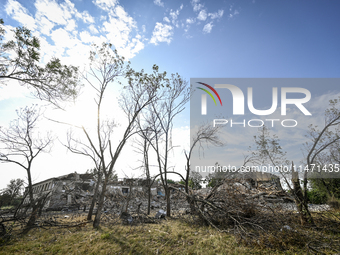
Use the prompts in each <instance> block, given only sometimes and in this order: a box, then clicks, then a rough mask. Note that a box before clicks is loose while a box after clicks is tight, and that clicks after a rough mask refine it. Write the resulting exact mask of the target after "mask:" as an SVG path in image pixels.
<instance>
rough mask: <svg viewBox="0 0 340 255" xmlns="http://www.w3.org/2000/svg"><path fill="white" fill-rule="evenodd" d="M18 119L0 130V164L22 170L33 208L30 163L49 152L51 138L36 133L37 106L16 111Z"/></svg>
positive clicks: (29, 223) (33, 216) (30, 222)
mask: <svg viewBox="0 0 340 255" xmlns="http://www.w3.org/2000/svg"><path fill="white" fill-rule="evenodd" d="M17 115H18V118H17V119H16V120H14V121H12V122H11V123H10V125H9V128H7V129H5V128H2V127H1V128H0V146H1V147H0V162H2V163H14V164H16V165H19V166H20V167H22V168H24V169H25V170H26V173H27V180H28V195H29V199H30V203H31V205H32V206H33V203H34V197H33V188H32V175H31V173H32V163H33V160H34V159H35V158H36V157H37V156H38V155H39V154H40V153H41V152H49V149H50V145H52V141H53V139H52V136H51V134H50V133H47V134H46V135H45V136H41V135H40V134H39V133H38V132H35V131H36V128H37V123H38V120H39V117H40V116H41V113H40V111H39V109H37V106H34V105H33V106H31V107H25V108H21V109H20V110H17ZM34 212H35V211H34V210H33V212H32V215H31V217H30V220H29V222H28V224H27V229H29V228H30V227H31V226H32V225H33V224H34V222H35V218H36V214H34Z"/></svg>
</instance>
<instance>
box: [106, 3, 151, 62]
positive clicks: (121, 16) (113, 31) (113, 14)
mask: <svg viewBox="0 0 340 255" xmlns="http://www.w3.org/2000/svg"><path fill="white" fill-rule="evenodd" d="M137 30H138V29H137V24H136V22H135V20H134V19H133V18H132V17H131V16H129V15H128V13H127V12H126V11H125V10H124V8H123V7H122V6H119V5H117V6H116V7H115V8H114V9H112V10H110V12H109V20H108V21H105V22H104V23H103V31H104V32H106V37H107V40H108V41H109V42H111V43H112V44H113V45H114V46H115V47H116V49H117V50H118V52H119V54H121V55H123V56H124V57H126V58H128V59H129V58H132V57H134V56H135V54H136V53H138V51H139V50H141V49H143V48H144V43H143V41H142V40H143V39H142V37H141V36H140V35H139V34H136V35H135V36H134V37H132V34H133V32H136V33H137Z"/></svg>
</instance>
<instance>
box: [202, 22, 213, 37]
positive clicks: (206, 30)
mask: <svg viewBox="0 0 340 255" xmlns="http://www.w3.org/2000/svg"><path fill="white" fill-rule="evenodd" d="M212 28H213V24H212V22H210V23H208V24H206V25H205V26H204V27H203V32H204V33H206V34H209V33H210V32H211V29H212Z"/></svg>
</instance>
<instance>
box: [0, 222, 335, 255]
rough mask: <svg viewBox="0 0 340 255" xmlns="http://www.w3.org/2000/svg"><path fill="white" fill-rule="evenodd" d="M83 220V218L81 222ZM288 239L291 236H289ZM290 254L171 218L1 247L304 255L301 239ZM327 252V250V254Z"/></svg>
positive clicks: (55, 231)
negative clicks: (147, 223)
mask: <svg viewBox="0 0 340 255" xmlns="http://www.w3.org/2000/svg"><path fill="white" fill-rule="evenodd" d="M82 219H83V218H79V221H81V220H82ZM286 236H287V235H286ZM289 240H290V241H289V243H287V249H286V251H283V250H279V249H275V248H273V249H268V248H264V247H263V246H261V244H258V245H256V246H247V245H245V244H244V243H242V241H241V242H238V241H237V240H236V239H235V237H234V236H233V235H230V234H227V233H221V232H219V231H217V230H216V229H214V228H211V227H207V226H200V225H197V224H192V223H190V222H189V221H183V220H178V219H177V220H176V219H167V220H165V221H163V222H162V223H160V224H149V225H137V226H123V225H120V224H118V225H114V226H113V227H105V226H102V227H101V228H100V229H93V228H92V227H91V226H90V225H89V224H88V225H85V226H81V227H73V228H51V229H35V230H32V231H31V232H30V234H29V235H25V236H17V237H16V238H15V239H13V240H12V241H11V242H10V243H8V244H7V245H5V246H2V247H1V250H0V254H22V253H31V254H46V253H48V254H85V253H86V254H296V253H298V254H300V253H304V252H306V247H304V246H302V247H301V246H300V245H297V244H299V243H300V242H301V240H294V237H291V238H290V239H289ZM328 251H329V253H330V252H331V250H330V249H329V250H328ZM326 252H327V251H326Z"/></svg>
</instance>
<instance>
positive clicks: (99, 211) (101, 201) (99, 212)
mask: <svg viewBox="0 0 340 255" xmlns="http://www.w3.org/2000/svg"><path fill="white" fill-rule="evenodd" d="M108 178H109V175H105V179H104V183H103V187H102V192H101V193H100V197H99V203H98V207H97V213H96V217H95V218H94V221H93V227H94V228H98V227H99V224H100V217H101V215H102V208H103V204H104V197H105V193H106V186H107V182H108Z"/></svg>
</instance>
